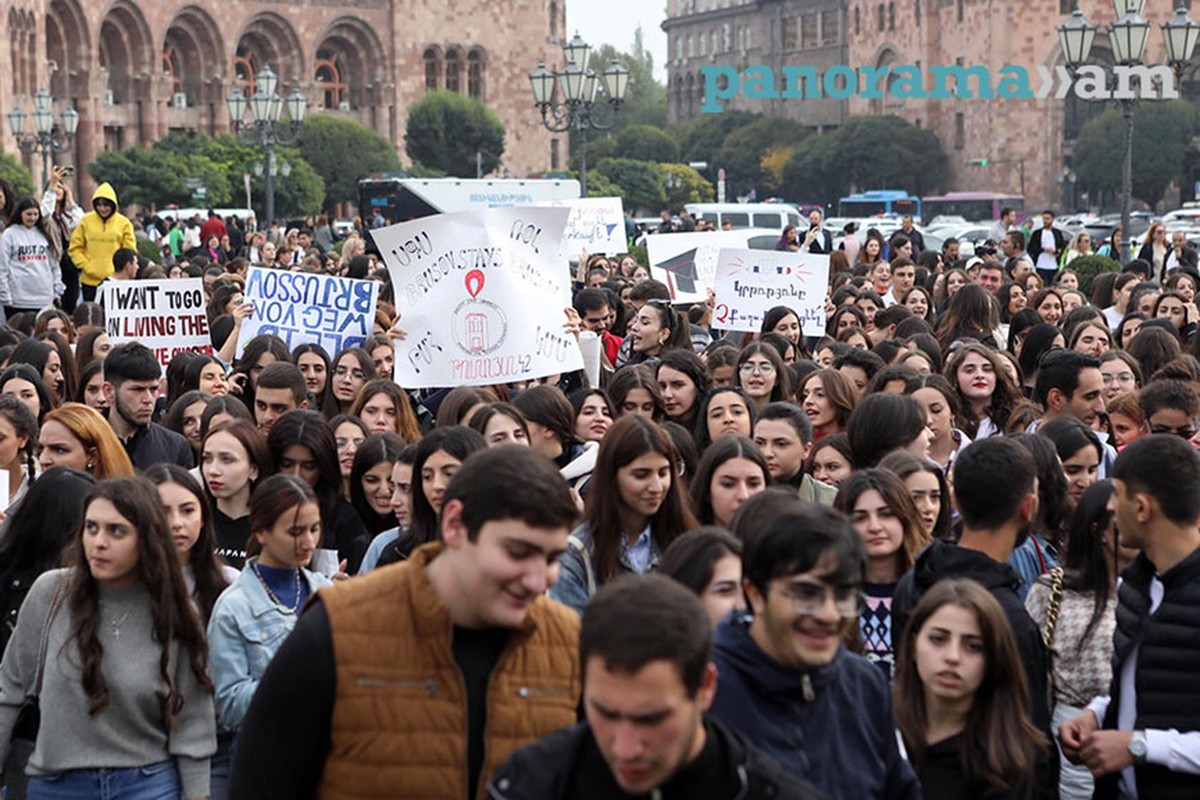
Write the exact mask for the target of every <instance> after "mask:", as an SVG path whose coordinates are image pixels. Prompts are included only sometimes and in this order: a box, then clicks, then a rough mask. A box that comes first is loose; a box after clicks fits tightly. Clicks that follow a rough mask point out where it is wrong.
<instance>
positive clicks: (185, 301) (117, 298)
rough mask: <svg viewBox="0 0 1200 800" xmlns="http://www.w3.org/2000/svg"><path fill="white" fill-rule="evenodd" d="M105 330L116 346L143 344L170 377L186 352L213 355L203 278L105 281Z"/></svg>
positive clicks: (103, 287)
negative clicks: (170, 367)
mask: <svg viewBox="0 0 1200 800" xmlns="http://www.w3.org/2000/svg"><path fill="white" fill-rule="evenodd" d="M101 288H102V289H103V291H104V320H105V325H104V328H105V330H106V331H108V338H109V339H110V340H111V341H112V343H113V344H114V345H118V344H125V343H126V342H141V343H142V344H144V345H146V347H149V348H150V349H151V350H153V351H154V355H155V356H156V357H157V358H158V362H159V363H160V364H161V365H162V368H163V372H164V373H165V372H166V369H167V364H168V363H170V361H171V358H172V357H173V356H174V355H175V354H176V353H178V352H180V351H183V350H191V351H194V352H197V353H204V354H205V355H210V356H211V355H212V354H213V346H212V336H210V335H209V332H208V313H207V308H206V306H207V303H206V302H205V297H204V280H203V279H202V278H174V279H168V280H157V281H111V280H110V281H105V282H104V285H103V286H102V287H101Z"/></svg>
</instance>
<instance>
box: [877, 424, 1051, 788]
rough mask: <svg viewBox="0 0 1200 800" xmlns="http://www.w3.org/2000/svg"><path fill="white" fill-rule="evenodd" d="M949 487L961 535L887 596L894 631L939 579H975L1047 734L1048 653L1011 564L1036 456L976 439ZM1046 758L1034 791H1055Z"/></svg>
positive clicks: (1025, 528) (1030, 503) (1031, 497)
mask: <svg viewBox="0 0 1200 800" xmlns="http://www.w3.org/2000/svg"><path fill="white" fill-rule="evenodd" d="M953 485H954V494H955V499H956V500H957V503H958V508H959V511H960V512H961V513H962V534H961V536H960V537H959V540H958V543H957V544H951V543H950V542H944V541H935V542H934V543H933V544H931V545H930V546H929V547H927V548H926V549H925V550H924V552H922V553H921V555H920V556H919V557H918V558H917V563H916V564H915V565H914V566H913V568H912V569H911V570H910V571H909V572H908V573H906V574H905V575H904V577H902V578H901V579H900V583H899V584H898V585H897V586H896V592H895V594H894V595H893V596H892V630H893V631H903V630H904V628H905V626H906V625H907V624H908V618H909V617H910V616H911V614H912V610H913V609H914V608H915V607H916V605H917V603H918V602H919V601H920V599H921V597H922V596H923V595H924V594H925V592H927V591H929V589H930V588H932V587H933V585H934V584H936V583H937V582H938V581H940V580H942V579H943V578H971V579H972V580H975V581H978V582H979V583H980V584H982V585H983V587H984V588H985V589H987V590H988V591H990V592H991V593H992V596H993V597H995V598H996V600H997V601H998V602H999V603H1000V607H1001V608H1002V609H1003V610H1004V615H1005V616H1006V617H1007V618H1008V621H1009V623H1010V624H1011V625H1012V629H1013V633H1014V634H1015V636H1016V641H1017V651H1018V653H1019V655H1020V657H1021V663H1022V664H1023V665H1024V667H1025V677H1026V679H1027V680H1028V683H1029V694H1030V696H1031V697H1032V700H1033V706H1032V709H1031V711H1032V717H1033V723H1034V724H1035V725H1037V727H1038V728H1039V729H1041V730H1042V731H1044V732H1045V733H1046V735H1047V738H1051V737H1050V706H1049V704H1048V702H1047V694H1046V675H1047V670H1048V668H1049V666H1050V659H1049V656H1048V655H1047V653H1046V647H1045V645H1044V644H1043V642H1042V635H1041V631H1039V630H1038V627H1037V625H1036V624H1035V623H1034V621H1033V619H1032V618H1031V617H1030V616H1029V613H1028V612H1027V611H1026V610H1025V604H1024V603H1023V602H1022V601H1021V596H1020V595H1019V594H1018V593H1017V587H1018V586H1019V585H1020V582H1021V579H1020V577H1018V575H1017V573H1016V572H1015V571H1014V570H1013V568H1012V567H1010V566H1009V565H1008V559H1009V557H1010V556H1012V552H1013V550H1014V549H1016V548H1017V547H1018V546H1019V545H1021V544H1022V543H1023V542H1024V541H1025V539H1026V538H1027V537H1028V536H1029V532H1030V529H1031V526H1032V525H1033V522H1034V520H1036V519H1037V510H1038V494H1037V467H1036V465H1035V464H1034V460H1033V456H1032V455H1031V454H1030V452H1029V451H1028V450H1027V449H1025V447H1023V446H1022V445H1021V444H1019V443H1018V442H1014V441H1013V440H1012V439H1005V438H1002V437H991V438H988V439H981V440H979V441H976V442H975V443H973V444H972V445H971V446H970V447H964V448H963V449H962V450H960V451H959V453H958V456H957V457H956V458H955V460H954V481H953ZM1051 749H1053V748H1051ZM1050 756H1051V757H1050V760H1049V761H1047V762H1046V763H1044V764H1042V765H1041V766H1040V767H1039V768H1038V777H1037V780H1036V784H1037V786H1038V787H1039V788H1038V791H1039V792H1041V794H1039V795H1038V796H1039V797H1044V798H1052V797H1057V796H1058V756H1057V751H1054V752H1053V753H1052V754H1050Z"/></svg>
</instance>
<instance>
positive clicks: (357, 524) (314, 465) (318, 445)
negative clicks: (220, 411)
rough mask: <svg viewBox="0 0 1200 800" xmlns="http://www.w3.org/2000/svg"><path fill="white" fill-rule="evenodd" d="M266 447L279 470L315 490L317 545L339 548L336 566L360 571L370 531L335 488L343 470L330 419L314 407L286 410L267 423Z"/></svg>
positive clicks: (325, 547)
mask: <svg viewBox="0 0 1200 800" xmlns="http://www.w3.org/2000/svg"><path fill="white" fill-rule="evenodd" d="M267 449H268V450H270V451H271V459H272V460H273V461H274V463H275V468H276V471H277V472H278V473H279V474H281V475H296V476H298V477H300V478H302V479H303V480H304V481H305V482H306V483H307V484H308V485H309V486H311V487H313V491H315V492H316V493H317V498H318V499H319V500H320V503H321V528H322V539H321V542H320V544H319V545H318V546H317V547H318V550H334V551H336V552H337V562H338V565H339V567H338V572H342V573H346V574H350V575H353V574H354V573H356V572H358V565H359V563H360V562H361V561H362V557H363V554H364V553H366V551H367V545H369V544H370V543H371V537H370V536H369V535H368V534H367V529H366V528H365V527H364V526H363V523H362V520H360V519H359V518H358V514H356V513H355V511H354V506H352V505H350V502H349V501H347V500H346V499H345V498H343V497H342V496H341V494H339V493H338V487H339V485H340V484H339V478H340V475H341V473H340V472H339V471H338V458H337V442H336V441H335V440H334V436H333V429H332V428H330V427H329V423H328V422H326V421H325V418H324V417H322V416H321V415H320V414H318V413H317V412H316V411H309V410H307V409H294V410H292V411H289V412H287V413H286V414H284V415H283V416H282V417H280V418H279V419H278V420H277V421H276V422H275V424H274V425H273V426H272V427H271V432H270V433H269V434H268V435H267ZM343 562H344V563H343ZM335 574H336V573H335ZM331 577H332V576H331Z"/></svg>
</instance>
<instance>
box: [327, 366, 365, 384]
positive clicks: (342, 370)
mask: <svg viewBox="0 0 1200 800" xmlns="http://www.w3.org/2000/svg"><path fill="white" fill-rule="evenodd" d="M333 374H334V375H336V376H337V377H339V378H344V377H346V376H347V375H351V376H353V377H354V380H356V381H362V380H366V378H367V373H365V372H363V371H362V370H361V369H355V370H351V369H350V368H349V367H338V368H337V369H335V370H334V371H333Z"/></svg>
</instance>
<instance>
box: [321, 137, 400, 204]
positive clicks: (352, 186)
mask: <svg viewBox="0 0 1200 800" xmlns="http://www.w3.org/2000/svg"><path fill="white" fill-rule="evenodd" d="M299 148H300V155H301V156H302V157H303V158H304V160H305V161H307V162H308V163H309V165H310V166H312V168H313V169H314V170H315V171H316V173H317V174H318V175H320V176H321V178H322V179H323V180H324V181H325V207H326V209H330V208H332V207H333V204H334V203H339V202H346V201H352V202H358V182H359V181H360V180H362V179H363V178H365V177H367V176H368V175H370V174H371V173H372V172H395V171H397V170H399V169H400V156H399V154H398V153H397V152H396V148H395V146H393V145H392V143H391V142H389V141H388V140H387V139H385V138H384V137H382V136H380V135H379V134H378V133H376V132H375V131H373V130H371V129H370V128H368V127H366V126H365V125H362V124H360V123H358V122H355V121H354V120H351V119H344V118H342V117H335V116H332V115H330V114H313V115H311V116H309V117H306V118H305V120H304V125H303V127H301V129H300V141H299Z"/></svg>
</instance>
